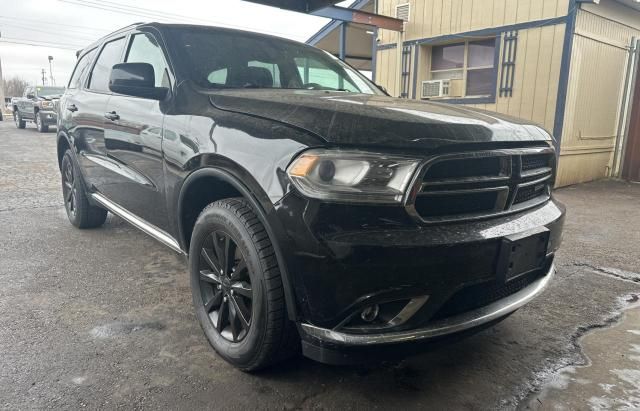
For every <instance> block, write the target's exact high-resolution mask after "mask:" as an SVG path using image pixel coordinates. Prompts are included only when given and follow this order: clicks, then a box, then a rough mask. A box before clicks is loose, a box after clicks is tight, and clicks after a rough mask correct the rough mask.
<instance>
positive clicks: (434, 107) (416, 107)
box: [210, 89, 551, 149]
mask: <svg viewBox="0 0 640 411" xmlns="http://www.w3.org/2000/svg"><path fill="white" fill-rule="evenodd" d="M210 100H211V103H212V104H213V105H214V106H215V107H217V108H219V109H221V110H227V111H233V112H238V113H244V114H249V115H252V116H257V117H261V118H266V119H271V120H274V121H278V122H281V123H285V124H288V125H290V126H293V127H297V128H300V129H304V130H306V131H309V132H312V133H314V134H316V135H317V136H320V137H321V138H323V139H324V140H326V141H327V142H329V143H332V144H336V145H356V146H384V147H386V148H398V149H406V148H412V149H434V148H438V147H442V146H447V145H457V144H469V143H491V142H533V141H541V142H542V141H550V140H551V136H550V135H549V134H548V133H547V132H545V131H544V130H543V129H541V128H540V127H538V126H535V125H533V124H529V123H526V122H523V121H522V120H518V119H515V118H509V117H506V116H501V115H498V114H496V113H490V112H487V111H481V110H473V109H470V108H467V107H462V106H458V105H453V104H443V103H433V102H428V101H416V100H407V99H398V98H392V97H388V96H380V95H366V94H351V93H345V92H325V91H317V90H255V89H251V90H222V91H216V92H215V93H212V95H211V96H210Z"/></svg>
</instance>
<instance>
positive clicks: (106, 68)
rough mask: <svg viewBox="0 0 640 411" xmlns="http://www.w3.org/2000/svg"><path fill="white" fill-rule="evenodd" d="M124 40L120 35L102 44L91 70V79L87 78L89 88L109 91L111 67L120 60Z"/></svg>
mask: <svg viewBox="0 0 640 411" xmlns="http://www.w3.org/2000/svg"><path fill="white" fill-rule="evenodd" d="M124 41H125V38H124V37H122V38H119V39H117V40H112V41H110V42H108V43H106V44H105V45H104V47H103V48H102V51H101V52H100V55H99V56H98V60H96V64H95V65H94V66H93V70H92V71H91V79H90V80H89V88H90V89H91V90H95V91H102V92H109V76H111V69H112V68H113V66H114V65H115V64H118V63H120V61H121V57H122V50H123V48H124Z"/></svg>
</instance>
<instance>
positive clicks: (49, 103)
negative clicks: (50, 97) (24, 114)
mask: <svg viewBox="0 0 640 411" xmlns="http://www.w3.org/2000/svg"><path fill="white" fill-rule="evenodd" d="M40 106H41V107H42V108H52V107H53V102H52V101H47V100H44V101H41V102H40Z"/></svg>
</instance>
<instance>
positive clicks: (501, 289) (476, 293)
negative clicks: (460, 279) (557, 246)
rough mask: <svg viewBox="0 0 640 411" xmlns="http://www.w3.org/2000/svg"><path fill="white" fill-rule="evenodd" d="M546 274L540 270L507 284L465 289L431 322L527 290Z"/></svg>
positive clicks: (489, 283)
mask: <svg viewBox="0 0 640 411" xmlns="http://www.w3.org/2000/svg"><path fill="white" fill-rule="evenodd" d="M544 273H545V270H544V269H540V270H536V271H533V272H531V273H528V274H525V275H523V276H521V277H518V278H515V279H513V280H511V281H509V282H507V283H501V282H498V281H491V282H486V283H481V284H476V285H472V286H469V287H466V288H463V289H462V290H460V291H458V292H457V293H455V294H454V295H453V296H452V297H451V298H449V300H447V302H446V303H444V305H443V306H442V307H440V309H439V310H438V311H437V312H436V313H435V314H434V316H433V317H431V320H432V321H433V320H440V319H443V318H447V317H451V316H454V315H458V314H462V313H465V312H467V311H471V310H475V309H477V308H480V307H484V306H486V305H489V304H491V303H494V302H496V301H499V300H501V299H503V298H505V297H508V296H510V295H512V294H515V293H517V292H518V291H520V290H522V289H524V288H526V287H527V286H528V285H530V284H531V283H533V282H534V281H535V280H537V279H538V278H540V277H542V276H543V275H544Z"/></svg>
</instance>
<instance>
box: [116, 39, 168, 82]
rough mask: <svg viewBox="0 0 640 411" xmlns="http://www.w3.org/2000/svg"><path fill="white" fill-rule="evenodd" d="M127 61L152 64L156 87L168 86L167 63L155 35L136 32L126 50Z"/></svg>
mask: <svg viewBox="0 0 640 411" xmlns="http://www.w3.org/2000/svg"><path fill="white" fill-rule="evenodd" d="M125 61H126V62H127V63H149V64H151V65H152V66H153V72H154V75H155V85H156V87H169V77H168V75H167V64H166V63H165V59H164V53H163V52H162V49H161V48H160V45H158V42H157V41H156V39H155V37H153V36H152V35H150V34H147V33H142V34H136V35H135V36H133V38H132V40H131V46H129V51H128V52H127V58H126V60H125Z"/></svg>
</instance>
